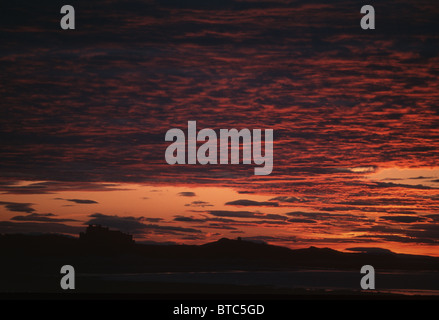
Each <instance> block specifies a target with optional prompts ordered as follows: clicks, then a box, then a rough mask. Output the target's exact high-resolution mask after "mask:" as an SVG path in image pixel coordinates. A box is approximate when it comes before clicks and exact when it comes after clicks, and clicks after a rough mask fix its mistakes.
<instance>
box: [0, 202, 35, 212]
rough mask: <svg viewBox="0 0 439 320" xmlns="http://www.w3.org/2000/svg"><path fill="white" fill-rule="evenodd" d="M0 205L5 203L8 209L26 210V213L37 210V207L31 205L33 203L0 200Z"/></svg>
mask: <svg viewBox="0 0 439 320" xmlns="http://www.w3.org/2000/svg"><path fill="white" fill-rule="evenodd" d="M0 205H4V206H5V208H6V209H8V210H9V211H16V212H26V213H31V212H33V211H35V209H34V208H32V207H31V206H32V205H33V203H22V202H6V201H0Z"/></svg>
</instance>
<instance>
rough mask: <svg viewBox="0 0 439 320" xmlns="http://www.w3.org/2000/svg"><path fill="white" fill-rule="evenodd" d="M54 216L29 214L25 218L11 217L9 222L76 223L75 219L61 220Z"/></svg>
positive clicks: (49, 214) (50, 214)
mask: <svg viewBox="0 0 439 320" xmlns="http://www.w3.org/2000/svg"><path fill="white" fill-rule="evenodd" d="M54 217H56V215H54V214H52V213H31V214H29V215H27V216H15V217H12V218H11V220H16V221H43V222H49V221H54V222H67V221H77V220H75V219H62V218H54Z"/></svg>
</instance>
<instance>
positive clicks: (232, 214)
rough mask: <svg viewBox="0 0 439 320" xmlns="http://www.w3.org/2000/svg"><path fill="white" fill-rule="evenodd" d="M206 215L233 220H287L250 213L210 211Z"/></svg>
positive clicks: (276, 215)
mask: <svg viewBox="0 0 439 320" xmlns="http://www.w3.org/2000/svg"><path fill="white" fill-rule="evenodd" d="M207 213H209V214H211V215H213V216H217V217H234V218H257V219H271V220H287V219H288V218H287V217H285V216H283V215H280V214H271V213H270V214H265V213H260V212H252V211H229V210H211V211H207Z"/></svg>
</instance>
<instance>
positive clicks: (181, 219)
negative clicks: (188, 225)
mask: <svg viewBox="0 0 439 320" xmlns="http://www.w3.org/2000/svg"><path fill="white" fill-rule="evenodd" d="M174 221H179V222H205V221H207V220H206V219H197V218H194V217H186V216H179V215H177V216H175V218H174Z"/></svg>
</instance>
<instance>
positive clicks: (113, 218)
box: [85, 213, 201, 234]
mask: <svg viewBox="0 0 439 320" xmlns="http://www.w3.org/2000/svg"><path fill="white" fill-rule="evenodd" d="M89 217H90V218H91V219H90V220H89V221H87V222H86V223H85V224H100V225H103V226H106V227H109V228H114V229H118V230H121V231H123V232H127V233H132V234H142V233H146V232H154V233H159V234H176V233H180V232H183V233H201V230H197V229H193V228H182V227H176V226H161V225H157V224H144V223H142V221H143V220H144V218H143V217H130V216H127V217H120V216H117V215H105V214H101V213H95V214H92V215H89Z"/></svg>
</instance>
